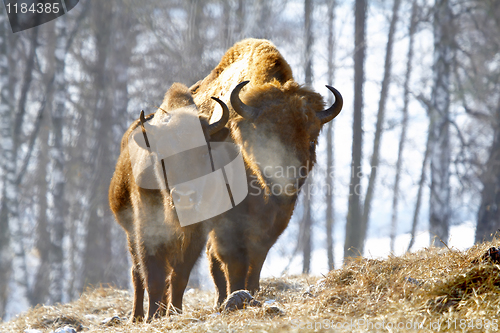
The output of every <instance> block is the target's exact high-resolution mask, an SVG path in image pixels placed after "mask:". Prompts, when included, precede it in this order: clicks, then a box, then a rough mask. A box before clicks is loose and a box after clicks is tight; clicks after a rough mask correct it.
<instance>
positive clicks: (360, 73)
mask: <svg viewBox="0 0 500 333" xmlns="http://www.w3.org/2000/svg"><path fill="white" fill-rule="evenodd" d="M354 7H355V8H354V14H355V21H354V117H353V125H352V132H353V134H352V135H353V140H352V162H351V181H350V185H349V207H348V211H347V222H346V232H345V234H346V235H345V242H344V260H345V259H348V258H352V257H357V256H359V255H363V243H364V238H363V233H362V231H361V229H362V227H363V222H362V220H361V218H362V215H361V202H360V201H361V198H360V194H361V177H360V173H361V170H362V169H361V158H362V148H363V86H364V82H365V68H364V67H365V49H366V42H365V36H366V12H367V1H366V0H356V1H355V5H354Z"/></svg>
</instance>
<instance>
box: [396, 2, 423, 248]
mask: <svg viewBox="0 0 500 333" xmlns="http://www.w3.org/2000/svg"><path fill="white" fill-rule="evenodd" d="M417 8H418V7H417V2H416V1H415V2H413V5H412V7H411V18H410V29H409V33H408V34H409V39H410V41H409V45H408V55H407V60H406V75H405V82H404V93H403V120H402V122H401V136H400V138H399V147H398V159H397V162H396V176H395V179H394V193H393V197H392V216H391V231H390V232H391V234H390V238H391V252H394V243H395V240H396V234H397V221H398V200H399V180H400V176H401V169H402V164H403V150H404V146H405V143H406V130H407V128H408V104H409V102H410V87H409V85H410V78H411V73H412V69H413V67H412V61H413V42H414V36H415V30H416V27H417Z"/></svg>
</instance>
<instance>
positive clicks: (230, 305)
mask: <svg viewBox="0 0 500 333" xmlns="http://www.w3.org/2000/svg"><path fill="white" fill-rule="evenodd" d="M247 306H261V304H260V302H259V301H256V300H255V299H254V298H253V296H252V295H250V292H249V291H248V290H237V291H235V292H233V293H232V294H231V295H229V297H228V298H227V299H226V301H225V302H224V303H223V304H222V310H223V311H233V310H237V309H244V308H245V307H247Z"/></svg>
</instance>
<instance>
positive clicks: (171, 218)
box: [109, 83, 229, 321]
mask: <svg viewBox="0 0 500 333" xmlns="http://www.w3.org/2000/svg"><path fill="white" fill-rule="evenodd" d="M218 102H219V103H220V105H221V107H222V109H223V115H222V117H221V119H220V120H219V121H218V122H216V123H214V124H211V125H209V124H208V120H207V119H206V118H205V117H203V116H200V122H201V125H202V129H203V132H204V135H205V139H206V141H223V140H224V139H225V138H226V137H227V136H228V134H229V130H228V129H227V128H225V127H224V126H225V124H226V122H227V120H228V117H229V114H228V109H227V106H225V104H224V103H222V102H220V101H218ZM193 104H194V101H193V99H192V96H191V94H190V93H189V91H188V89H187V87H186V86H184V85H182V84H178V83H176V84H173V85H172V87H171V88H170V89H169V90H168V92H167V93H166V94H165V98H164V101H163V103H162V106H161V107H160V108H159V109H158V111H156V113H155V114H152V115H149V116H148V117H147V118H146V119H144V117H143V116H141V118H142V119H141V120H143V121H149V122H151V123H152V122H156V123H160V122H161V121H163V120H164V119H165V118H166V117H170V116H172V117H175V116H176V111H177V110H178V109H179V108H182V107H186V106H189V105H193ZM176 109H177V110H176ZM177 112H179V111H177ZM168 113H170V114H168ZM195 117H196V116H195ZM138 126H140V120H136V121H135V122H134V123H133V124H132V125H131V126H130V127H129V129H128V130H127V132H126V133H125V134H124V136H123V138H122V142H121V152H120V156H119V158H118V161H117V164H116V170H115V173H114V175H113V178H112V180H111V184H110V187H109V203H110V207H111V210H112V211H113V213H114V215H115V217H116V220H117V221H118V223H119V224H120V225H121V226H122V227H123V228H124V229H125V232H126V234H127V240H128V246H129V251H130V254H131V257H132V283H133V286H134V303H133V312H132V316H131V320H132V321H135V320H142V318H143V317H144V309H143V300H144V291H145V290H147V291H148V295H149V307H148V313H147V316H146V317H147V319H148V320H150V319H151V318H152V317H153V316H155V315H156V316H158V315H163V314H166V313H171V312H178V311H181V309H182V296H183V294H184V290H185V288H186V285H187V282H188V278H189V273H190V272H191V269H192V267H193V265H194V264H195V262H196V260H197V258H198V257H199V255H200V253H201V251H202V249H203V246H204V245H205V241H206V238H207V233H208V231H209V230H210V223H209V222H203V223H196V224H192V225H188V226H185V227H181V226H180V224H179V220H178V217H177V213H176V211H175V210H174V209H173V204H172V195H171V194H172V192H171V191H170V190H169V189H168V187H167V188H166V189H165V186H161V184H159V185H158V186H157V187H156V188H158V189H146V188H143V187H140V186H139V185H138V184H137V183H136V179H135V177H134V176H133V171H132V166H131V155H130V152H129V149H128V144H129V138H131V135H132V139H135V136H133V133H134V130H135V129H136V128H138ZM172 130H173V131H175V128H173V129H172ZM136 132H137V131H136ZM137 134H139V135H142V134H141V133H140V131H139V132H137ZM177 134H179V133H177ZM181 134H182V133H181ZM149 141H151V140H149ZM161 144H162V145H168V144H169V142H161ZM147 146H148V147H149V142H148V143H147ZM161 181H162V180H161V179H158V182H160V183H161ZM150 188H151V187H150ZM153 188H154V187H153ZM172 191H173V190H172ZM177 195H178V194H177ZM160 304H164V305H165V306H160Z"/></svg>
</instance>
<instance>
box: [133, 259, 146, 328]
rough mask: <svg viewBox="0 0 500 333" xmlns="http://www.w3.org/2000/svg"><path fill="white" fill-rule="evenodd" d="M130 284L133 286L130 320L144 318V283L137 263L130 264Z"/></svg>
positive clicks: (134, 320)
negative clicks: (132, 304) (132, 305)
mask: <svg viewBox="0 0 500 333" xmlns="http://www.w3.org/2000/svg"><path fill="white" fill-rule="evenodd" d="M132 284H133V286H134V307H133V309H132V316H131V317H130V321H131V322H136V321H140V320H142V319H143V318H144V284H143V283H142V276H141V272H140V268H139V265H138V264H137V265H133V266H132Z"/></svg>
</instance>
